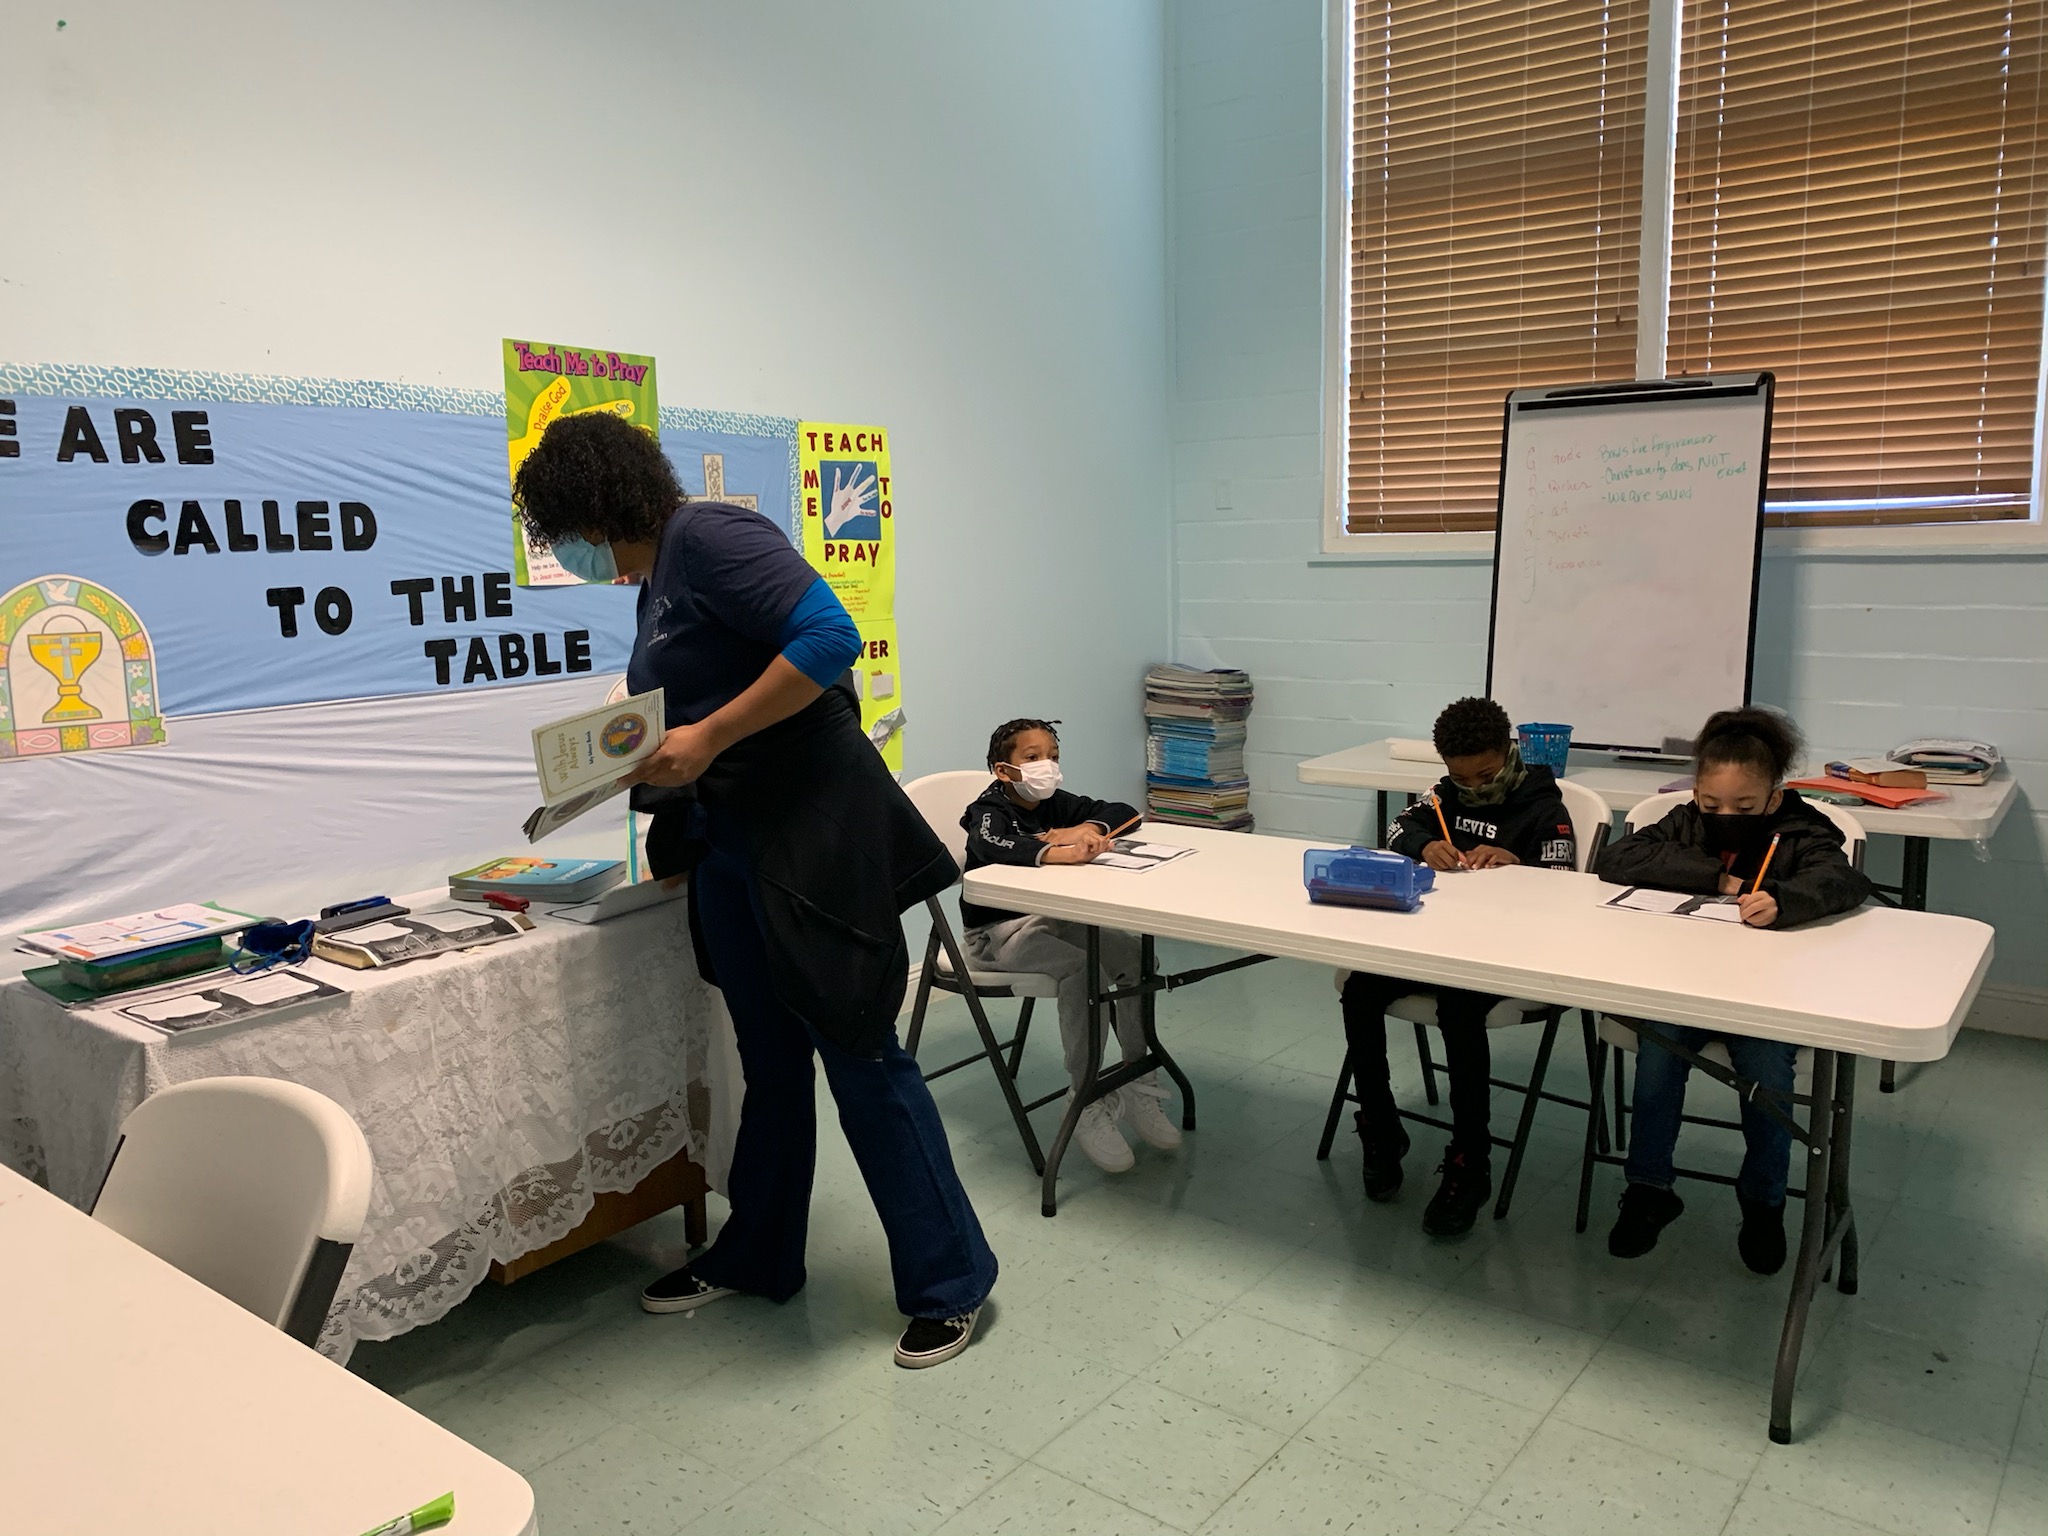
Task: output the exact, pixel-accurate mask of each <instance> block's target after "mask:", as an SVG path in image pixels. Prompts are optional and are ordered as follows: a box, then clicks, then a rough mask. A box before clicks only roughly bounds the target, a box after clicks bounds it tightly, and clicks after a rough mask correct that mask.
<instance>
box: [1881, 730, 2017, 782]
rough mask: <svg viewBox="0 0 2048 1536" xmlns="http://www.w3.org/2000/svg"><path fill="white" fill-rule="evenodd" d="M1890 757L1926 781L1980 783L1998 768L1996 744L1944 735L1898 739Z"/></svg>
mask: <svg viewBox="0 0 2048 1536" xmlns="http://www.w3.org/2000/svg"><path fill="white" fill-rule="evenodd" d="M1891 760H1892V761H1893V762H1895V763H1904V764H1905V765H1906V766H1907V767H1908V768H1918V769H1919V770H1920V771H1921V772H1922V773H1924V774H1926V775H1927V782H1928V783H1929V784H1982V783H1983V782H1984V781H1985V780H1986V779H1989V778H1990V777H1991V775H1992V774H1994V773H1996V772H1997V771H1998V765H1999V763H2000V762H2001V761H2002V759H2001V757H2000V755H1999V751H1998V748H1996V747H1994V746H1993V745H1991V743H1990V742H1988V741H1963V740H1958V739H1956V738H1953V737H1947V736H1922V737H1921V738H1919V739H1918V740H1917V741H1907V742H1901V743H1900V744H1899V745H1898V746H1896V747H1893V748H1892V750H1891Z"/></svg>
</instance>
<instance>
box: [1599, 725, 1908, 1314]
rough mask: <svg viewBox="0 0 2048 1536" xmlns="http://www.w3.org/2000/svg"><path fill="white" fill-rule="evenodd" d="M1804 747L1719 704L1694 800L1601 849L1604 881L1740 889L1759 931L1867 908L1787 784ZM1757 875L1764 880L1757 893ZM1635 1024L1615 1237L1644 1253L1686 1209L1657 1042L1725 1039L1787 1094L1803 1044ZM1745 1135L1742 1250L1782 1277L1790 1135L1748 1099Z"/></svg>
mask: <svg viewBox="0 0 2048 1536" xmlns="http://www.w3.org/2000/svg"><path fill="white" fill-rule="evenodd" d="M1798 755H1799V735H1798V732H1797V730H1796V729H1795V727H1794V726H1793V725H1792V722H1791V721H1790V720H1788V719H1786V718H1785V717H1784V716H1783V715H1781V714H1778V713H1776V712H1775V711H1772V710H1767V709H1754V708H1751V709H1724V710H1722V711H1721V712H1720V713H1719V714H1717V715H1715V716H1713V717H1712V718H1711V719H1709V720H1708V721H1707V723H1706V725H1705V727H1704V728H1702V730H1701V731H1700V734H1699V739H1698V741H1696V742H1695V743H1694V744H1693V762H1694V779H1693V798H1692V803H1691V804H1688V805H1681V806H1678V807H1676V808H1674V809H1673V810H1672V811H1671V813H1670V814H1669V815H1667V816H1666V817H1665V818H1664V819H1663V820H1662V821H1659V822H1658V823H1656V824H1655V825H1654V826H1648V827H1644V828H1642V829H1641V830H1640V831H1636V832H1631V833H1630V834H1629V835H1628V836H1626V837H1624V838H1622V839H1621V840H1620V841H1619V842H1616V843H1612V844H1609V845H1608V847H1607V848H1606V850H1605V851H1604V852H1602V854H1601V855H1600V864H1599V874H1600V878H1601V879H1603V880H1608V881H1612V882H1613V883H1615V884H1617V885H1647V886H1652V887H1655V888H1657V889H1659V890H1666V891H1692V892H1697V893H1700V894H1703V895H1722V896H1733V897H1735V898H1736V902H1737V905H1738V907H1739V908H1740V910H1741V913H1742V920H1743V922H1744V923H1746V924H1748V925H1749V926H1750V927H1753V928H1791V927H1794V926H1796V925H1797V924H1800V923H1810V922H1812V921H1813V920H1814V919H1815V918H1820V917H1827V916H1830V915H1831V914H1833V913H1836V912H1847V911H1851V910H1853V909H1854V908H1856V907H1860V906H1861V905H1863V903H1864V902H1865V901H1867V900H1868V899H1869V897H1870V882H1869V881H1868V880H1866V879H1864V877H1863V875H1862V873H1861V872H1860V871H1859V870H1857V869H1856V868H1855V867H1854V866H1852V865H1851V864H1850V863H1849V860H1848V858H1847V856H1846V855H1845V854H1844V853H1843V851H1842V833H1841V829H1840V828H1838V827H1837V826H1836V825H1835V824H1834V823H1833V822H1832V821H1830V820H1829V819H1828V818H1827V817H1826V816H1825V815H1823V814H1822V813H1821V812H1819V811H1817V810H1815V809H1814V808H1813V807H1812V806H1810V805H1808V804H1807V803H1806V802H1805V801H1803V800H1801V799H1800V798H1799V792H1798V791H1797V790H1795V789H1787V788H1786V787H1785V779H1786V777H1787V776H1788V775H1789V774H1790V772H1791V770H1792V765H1793V763H1794V761H1795V760H1796V759H1797V758H1798ZM1774 840H1775V844H1776V851H1775V852H1773V851H1772V847H1773V841H1774ZM1766 862H1768V866H1769V867H1768V868H1767V869H1766V867H1765V866H1766ZM1759 873H1761V874H1762V875H1763V880H1762V882H1761V885H1760V888H1758V889H1755V890H1752V889H1751V887H1752V886H1757V885H1758V884H1759V882H1758V881H1757V876H1758V874H1759ZM1640 1033H1641V1049H1640V1051H1639V1052H1638V1054H1637V1057H1636V1087H1635V1110H1634V1116H1633V1119H1632V1121H1631V1123H1630V1125H1629V1154H1628V1166H1627V1169H1626V1173H1627V1176H1628V1185H1627V1187H1626V1188H1625V1189H1624V1190H1623V1191H1622V1195H1621V1214H1620V1216H1619V1218H1618V1219H1617V1220H1616V1221H1615V1223H1614V1230H1613V1231H1612V1232H1610V1233H1609V1234H1608V1237H1607V1251H1608V1252H1609V1253H1612V1254H1613V1255H1614V1256H1615V1257H1616V1258H1623V1259H1633V1258H1640V1257H1641V1256H1642V1255H1643V1254H1646V1253H1648V1252H1649V1251H1650V1250H1651V1249H1652V1248H1655V1247H1656V1246H1657V1235H1658V1234H1659V1233H1660V1232H1662V1231H1663V1230H1664V1228H1665V1227H1667V1226H1669V1225H1670V1224H1671V1223H1672V1222H1673V1221H1675V1220H1677V1219H1678V1217H1679V1215H1680V1214H1681V1213H1682V1212H1683V1211H1684V1210H1685V1203H1684V1202H1683V1201H1682V1200H1680V1199H1679V1198H1678V1196H1677V1195H1676V1194H1675V1193H1673V1191H1672V1187H1671V1186H1672V1182H1673V1180H1672V1172H1671V1167H1672V1155H1673V1153H1674V1151H1675V1150H1676V1147H1677V1144H1678V1127H1679V1117H1680V1115H1681V1114H1682V1113H1683V1112H1684V1109H1685V1080H1686V1076H1687V1072H1688V1066H1687V1063H1686V1062H1685V1061H1684V1060H1683V1059H1682V1058H1680V1057H1678V1056H1675V1055H1673V1054H1672V1053H1671V1052H1670V1051H1667V1050H1665V1049H1664V1048H1663V1046H1662V1044H1661V1043H1660V1040H1671V1041H1673V1042H1675V1043H1677V1044H1679V1045H1682V1046H1684V1047H1686V1048H1687V1049H1688V1050H1692V1051H1698V1050H1699V1049H1700V1048H1701V1047H1702V1046H1704V1045H1705V1044H1706V1043H1707V1042H1708V1041H1710V1040H1720V1041H1721V1042H1722V1043H1723V1044H1724V1045H1725V1046H1726V1047H1727V1050H1728V1055H1729V1058H1730V1060H1732V1061H1733V1063H1734V1066H1735V1071H1736V1072H1737V1074H1738V1075H1740V1076H1742V1077H1745V1078H1748V1079H1749V1080H1750V1081H1751V1082H1755V1083H1759V1084H1761V1085H1762V1086H1763V1087H1765V1088H1768V1089H1770V1090H1772V1091H1773V1092H1775V1093H1777V1094H1779V1095H1781V1096H1784V1097H1786V1098H1789V1096H1790V1095H1791V1092H1792V1078H1793V1064H1794V1061H1795V1059H1796V1057H1797V1054H1798V1053H1797V1050H1796V1048H1795V1047H1793V1046H1790V1045H1785V1044H1783V1043H1781V1042H1778V1041H1775V1040H1758V1039H1754V1038H1752V1037H1750V1036H1747V1035H1717V1034H1715V1033H1714V1032H1713V1031H1711V1030H1706V1029H1699V1028H1694V1027H1691V1026H1685V1025H1676V1024H1651V1023H1644V1024H1643V1025H1642V1026H1641V1032H1640ZM1742 1139H1743V1145H1744V1148H1745V1151H1744V1155H1743V1159H1742V1171H1741V1173H1740V1175H1739V1176H1738V1178H1737V1181H1736V1185H1735V1195H1736V1201H1737V1203H1738V1204H1739V1205H1740V1206H1741V1208H1742V1231H1741V1235H1740V1236H1739V1237H1738V1238H1737V1240H1736V1247H1737V1249H1738V1250H1739V1251H1740V1252H1741V1254H1742V1260H1743V1262H1744V1263H1745V1264H1747V1265H1748V1266H1749V1267H1750V1268H1751V1269H1753V1270H1755V1271H1756V1272H1757V1273H1758V1274H1760V1275H1770V1274H1775V1273H1777V1271H1778V1269H1779V1268H1780V1267H1781V1266H1782V1265H1783V1264H1784V1262H1785V1176H1786V1172H1787V1169H1788V1168H1789V1166H1790V1163H1791V1155H1792V1138H1791V1134H1790V1133H1789V1132H1788V1131H1787V1130H1786V1129H1785V1127H1784V1126H1782V1125H1781V1124H1779V1123H1778V1122H1777V1121H1776V1120H1773V1119H1772V1118H1771V1117H1770V1116H1769V1115H1766V1114H1764V1113H1763V1112H1762V1111H1761V1110H1759V1109H1758V1108H1757V1106H1756V1105H1755V1104H1754V1103H1753V1102H1751V1101H1750V1100H1748V1099H1744V1100H1743V1104H1742Z"/></svg>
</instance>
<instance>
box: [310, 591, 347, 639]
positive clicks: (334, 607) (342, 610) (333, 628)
mask: <svg viewBox="0 0 2048 1536" xmlns="http://www.w3.org/2000/svg"><path fill="white" fill-rule="evenodd" d="M355 616H356V607H355V604H354V603H351V602H350V601H349V600H348V594H347V593H346V592H344V591H342V590H341V588H339V587H322V588H321V589H320V595H319V596H318V597H316V598H314V599H313V622H314V623H315V624H318V625H319V626H320V628H321V631H322V632H323V633H325V634H330V635H339V634H343V633H345V632H346V631H347V629H348V626H349V622H350V621H351V620H352V619H354V618H355Z"/></svg>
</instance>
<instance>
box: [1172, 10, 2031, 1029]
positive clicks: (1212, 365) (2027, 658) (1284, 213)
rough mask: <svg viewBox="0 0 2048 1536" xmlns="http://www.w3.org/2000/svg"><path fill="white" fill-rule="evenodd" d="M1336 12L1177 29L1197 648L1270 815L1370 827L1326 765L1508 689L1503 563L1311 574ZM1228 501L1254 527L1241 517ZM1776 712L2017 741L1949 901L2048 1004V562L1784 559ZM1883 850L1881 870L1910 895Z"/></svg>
mask: <svg viewBox="0 0 2048 1536" xmlns="http://www.w3.org/2000/svg"><path fill="white" fill-rule="evenodd" d="M1322 19H1323V5H1322V4H1321V0H1189V3H1186V4H1181V5H1177V6H1175V7H1174V8H1173V12H1172V20H1171V31H1172V35H1171V39H1170V43H1169V47H1170V50H1171V70H1172V84H1171V88H1170V99H1169V110H1170V112H1171V142H1172V163H1171V168H1170V171H1169V181H1170V187H1171V213H1170V227H1171V247H1170V268H1171V285H1172V297H1173V316H1172V328H1173V438H1174V450H1173V452H1174V518H1175V543H1176V552H1177V558H1176V570H1175V580H1176V588H1177V594H1176V607H1175V621H1176V625H1177V636H1176V645H1177V648H1178V651H1179V654H1180V655H1181V656H1182V657H1183V658H1185V659H1194V658H1196V657H1203V658H1208V657H1212V656H1213V657H1215V658H1220V659H1221V660H1222V661H1224V662H1228V663H1230V664H1234V665H1241V666H1243V667H1245V668H1247V669H1248V670H1249V671H1251V673H1252V674H1253V676H1254V677H1255V678H1256V680H1257V686H1258V702H1257V706H1256V708H1255V710H1254V713H1253V717H1252V729H1251V749H1252V750H1251V762H1252V782H1253V786H1254V788H1253V796H1252V804H1253V809H1254V811H1255V813H1256V815H1257V817H1258V820H1259V825H1260V826H1261V827H1262V828H1264V829H1267V830H1270V831H1276V832H1282V831H1285V832H1298V833H1304V834H1312V835H1315V836H1319V837H1351V836H1356V835H1358V834H1359V833H1360V832H1361V831H1369V820H1368V819H1369V817H1370V814H1371V807H1370V803H1369V797H1368V796H1366V795H1364V794H1358V793H1349V792H1342V791H1325V790H1311V789H1309V788H1307V787H1306V786H1303V785H1301V784H1299V783H1298V782H1296V779H1295V773H1294V769H1295V764H1296V763H1297V762H1298V761H1299V760H1300V759H1301V758H1303V757H1307V756H1313V755H1315V754H1317V753H1322V752H1329V751H1334V750H1336V749H1337V748H1340V747H1345V746H1351V745H1355V744H1356V743H1358V742H1360V741H1365V740H1370V739H1373V738H1376V737H1381V736H1386V735H1390V734H1401V735H1425V734H1427V729H1428V726H1429V722H1430V720H1431V718H1432V717H1433V716H1434V714H1435V712H1436V710H1437V709H1438V708H1439V707H1441V705H1442V704H1443V703H1444V702H1446V701H1447V700H1449V699H1450V698H1452V697H1454V696H1456V695H1458V694H1460V693H1465V692H1476V691H1478V690H1479V689H1480V687H1481V686H1482V684H1483V682H1484V677H1485V667H1486V629H1487V603H1488V582H1487V575H1488V567H1487V565H1486V564H1484V563H1483V562H1479V561H1443V562H1434V563H1423V564H1415V563H1400V564H1391V563H1390V564H1377V565H1317V564H1311V560H1312V558H1313V557H1314V556H1315V555H1316V553H1317V552H1318V549H1319V539H1320V531H1319V530H1320V526H1321V522H1320V519H1321V508H1322V480H1321V473H1320V467H1319V462H1320V461H1319V451H1320V450H1319V441H1320V439H1319V428H1320V411H1321V405H1320V393H1319V384H1320V378H1321V356H1322V353H1321V343H1322V315H1321V279H1320V272H1321V262H1322V238H1323V235H1322V229H1323V226H1322V163H1323V162H1322V155H1323V117H1322V110H1323V109H1322V67H1323V66H1322V58H1323V56H1322V36H1321V34H1322ZM1219 502H1225V503H1228V505H1225V506H1219ZM1757 650H1758V663H1757V676H1756V695H1757V697H1758V698H1759V699H1760V700H1762V701H1765V702H1769V703H1775V704H1781V705H1783V706H1785V707H1786V708H1788V709H1790V710H1791V711H1792V713H1793V714H1794V715H1795V716H1796V717H1797V718H1798V719H1799V720H1800V722H1801V723H1802V724H1803V725H1804V726H1805V727H1806V728H1807V731H1808V733H1809V735H1810V736H1811V737H1812V739H1813V740H1814V742H1815V743H1816V744H1818V745H1820V746H1822V747H1823V748H1826V749H1828V750H1842V751H1857V750H1866V749H1881V748H1884V747H1887V746H1890V745H1891V744H1893V743H1894V742H1896V741H1898V740H1901V739H1903V738H1905V737H1908V736H1916V735H1930V734H1947V733H1961V734H1965V735H1980V734H1981V735H1982V736H1984V737H1986V738H1987V739H1990V740H1992V741H1996V742H1998V743H2000V744H2001V745H2002V746H2003V748H2004V750H2005V751H2006V753H2007V755H2008V757H2009V758H2010V759H2011V760H2012V762H2013V766H2014V769H2015V771H2016V772H2017V775H2018V777H2019V780H2020V785H2021V792H2022V795H2023V800H2022V803H2021V804H2020V806H2019V807H2018V808H2017V809H2016V810H2015V811H2014V813H2013V814H2012V816H2011V817H2010V818H2009V819H2008V821H2007V823H2006V825H2005V827H2004V828H2003V830H2002V831H2001V832H2000V833H1999V835H1998V837H1997V838H1996V839H1995V840H1994V842H1993V843H1992V845H1991V848H1990V851H1989V859H1988V861H1985V862H1980V861H1979V860H1978V859H1977V858H1976V857H1975V856H1974V855H1973V853H1972V852H1971V850H1969V849H1968V848H1966V847H1963V846H1960V845H1956V844H1936V845H1935V850H1934V858H1933V871H1932V894H1933V902H1932V904H1933V905H1934V906H1936V907H1938V908H1941V909H1944V910H1949V911H1955V912H1962V913H1966V914H1968V915H1970V916H1974V917H1980V918H1984V919H1986V920H1988V921H1992V922H1995V923H1996V924H1997V925H1998V929H1999V938H1998V945H1999V957H1998V959H1997V961H1996V962H1995V969H1994V972H1993V978H1994V980H1995V981H1997V982H1999V983H2002V984H2004V985H2006V986H2008V987H2024V988H2036V989H2038V988H2043V987H2048V944H2044V942H2043V935H2044V931H2048V926H2044V925H2048V865H2044V853H2043V843H2044V837H2043V831H2044V825H2048V823H2044V820H2043V818H2042V816H2041V815H2040V814H2038V813H2037V812H2036V811H2035V810H2034V809H2033V807H2035V806H2048V560H2043V559H2040V558H2027V559H1986V558H1963V559H1924V558H1923V559H1903V558H1894V559H1872V558H1823V557H1813V556H1804V557H1774V558H1771V559H1769V560H1767V562H1766V564H1765V569H1764V577H1763V588H1762V595H1761V605H1760V618H1759V623H1758V636H1757ZM1897 850H1898V844H1897V842H1896V841H1895V840H1893V839H1880V840H1879V841H1878V843H1877V845H1876V847H1875V848H1874V850H1873V858H1872V868H1873V873H1875V874H1877V875H1879V877H1880V878H1887V877H1889V876H1890V875H1891V874H1892V873H1894V872H1895V870H1896V867H1897V861H1898V852H1897Z"/></svg>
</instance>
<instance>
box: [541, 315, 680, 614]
mask: <svg viewBox="0 0 2048 1536" xmlns="http://www.w3.org/2000/svg"><path fill="white" fill-rule="evenodd" d="M586 411H609V412H611V413H612V414H613V415H614V416H621V417H624V418H625V419H626V420H627V421H630V422H632V423H633V425H634V426H636V427H639V428H641V429H642V430H643V431H645V432H647V433H649V434H651V435H652V436H654V437H656V438H659V437H660V436H661V412H660V407H659V403H658V401H657V399H656V396H655V391H654V359H653V358H651V357H644V356H641V355H640V354H638V353H633V352H609V351H606V350H604V349H603V348H600V347H569V346H563V345H562V344H561V343H559V342H551V341H515V340H512V339H510V338H508V339H507V340H506V342H505V439H506V447H507V454H506V458H507V469H508V472H509V473H510V474H511V475H513V476H517V475H518V473H519V466H520V465H521V464H522V463H523V462H524V461H525V459H526V456H527V455H528V454H529V453H531V452H533V450H534V447H535V445H536V444H538V443H539V442H540V438H541V434H542V433H543V432H545V431H546V430H547V429H548V425H549V423H551V422H553V421H555V420H556V419H557V418H559V417H562V416H580V415H582V414H583V413H584V412H586ZM512 562H513V577H514V579H515V580H516V581H517V582H518V583H519V585H520V586H522V587H572V586H576V585H578V579H577V578H576V577H574V576H572V575H570V574H569V573H568V572H567V571H565V570H563V569H562V566H561V563H560V562H559V561H558V560H556V559H555V557H554V555H553V554H552V553H551V552H550V551H549V550H548V549H547V547H546V546H545V545H536V544H535V543H534V542H533V540H532V539H531V538H529V537H528V535H527V532H526V524H525V521H524V520H523V519H522V518H521V517H520V515H519V513H518V510H517V509H516V508H515V509H514V511H513V513H512Z"/></svg>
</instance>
